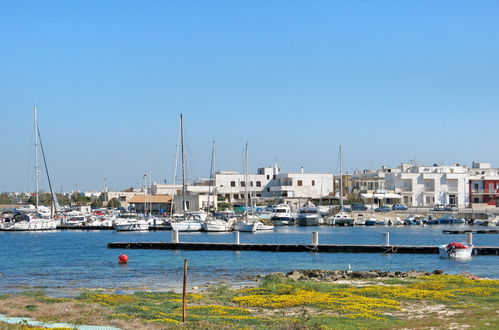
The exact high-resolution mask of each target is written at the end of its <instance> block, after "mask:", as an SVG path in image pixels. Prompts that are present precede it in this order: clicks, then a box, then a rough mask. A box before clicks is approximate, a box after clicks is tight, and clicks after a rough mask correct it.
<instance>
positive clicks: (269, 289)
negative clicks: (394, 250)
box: [0, 274, 499, 329]
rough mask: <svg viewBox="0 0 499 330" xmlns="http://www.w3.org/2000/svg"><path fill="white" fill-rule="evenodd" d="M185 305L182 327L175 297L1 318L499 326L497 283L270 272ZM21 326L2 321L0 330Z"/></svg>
mask: <svg viewBox="0 0 499 330" xmlns="http://www.w3.org/2000/svg"><path fill="white" fill-rule="evenodd" d="M187 305H188V307H187V322H186V323H182V296H181V294H178V293H174V292H135V293H132V294H109V293H103V292H100V291H89V292H85V293H82V294H81V295H79V296H77V297H74V298H53V297H48V296H47V295H46V294H45V293H44V292H42V291H27V292H24V293H22V294H20V295H3V296H0V314H4V315H9V316H19V317H29V318H33V319H36V320H39V321H43V322H64V323H69V324H75V325H78V324H86V325H90V324H91V325H107V326H115V327H118V328H121V329H167V328H172V329H173V328H175V329H178V328H185V329H208V328H218V329H233V328H239V329H329V328H335V329H336V328H337V329H363V328H366V329H367V328H370V329H371V328H379V329H381V328H383V329H421V328H430V327H432V328H435V329H439V328H442V329H443V328H449V327H454V328H464V327H471V328H484V329H485V328H490V327H491V326H492V325H493V324H496V325H497V324H498V323H499V309H498V307H499V280H488V279H473V278H468V277H464V276H458V275H430V276H422V277H419V278H407V279H386V278H385V279H369V280H366V279H363V280H350V281H342V282H319V281H313V280H306V281H294V280H291V279H288V278H286V277H284V276H280V275H278V274H272V275H269V276H267V277H266V278H265V279H264V280H263V281H262V282H260V283H259V285H258V286H256V287H247V288H241V289H234V288H230V287H228V286H223V285H218V286H212V287H209V288H208V289H207V290H206V291H204V292H201V293H191V294H188V296H187ZM24 328H28V327H27V326H26V325H22V324H20V325H8V324H6V323H0V329H24Z"/></svg>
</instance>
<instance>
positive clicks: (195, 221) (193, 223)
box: [171, 114, 206, 231]
mask: <svg viewBox="0 0 499 330" xmlns="http://www.w3.org/2000/svg"><path fill="white" fill-rule="evenodd" d="M180 150H181V157H182V211H183V212H182V218H183V219H182V220H181V221H178V222H172V223H171V226H172V230H177V231H201V230H202V229H203V223H204V221H205V220H206V213H205V212H203V213H202V214H203V215H202V216H201V213H199V212H196V214H191V215H189V216H188V215H187V203H186V200H185V195H186V192H187V182H186V177H185V176H186V173H185V172H186V169H185V167H186V156H185V148H184V118H183V116H182V114H180ZM198 214H200V216H197V215H198Z"/></svg>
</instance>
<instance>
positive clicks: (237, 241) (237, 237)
mask: <svg viewBox="0 0 499 330" xmlns="http://www.w3.org/2000/svg"><path fill="white" fill-rule="evenodd" d="M234 233H235V234H236V244H237V245H239V244H240V243H239V232H238V231H235V232H234Z"/></svg>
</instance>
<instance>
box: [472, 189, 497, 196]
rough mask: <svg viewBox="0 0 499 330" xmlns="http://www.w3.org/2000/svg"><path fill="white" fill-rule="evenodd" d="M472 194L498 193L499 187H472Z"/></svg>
mask: <svg viewBox="0 0 499 330" xmlns="http://www.w3.org/2000/svg"><path fill="white" fill-rule="evenodd" d="M471 193H472V194H473V195H499V189H490V190H489V189H472V190H471Z"/></svg>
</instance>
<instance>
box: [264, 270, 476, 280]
mask: <svg viewBox="0 0 499 330" xmlns="http://www.w3.org/2000/svg"><path fill="white" fill-rule="evenodd" d="M441 274H444V271H443V270H441V269H436V270H434V271H432V272H422V271H415V270H408V271H381V270H367V271H362V270H324V269H304V270H294V271H291V272H288V273H279V272H278V273H270V274H268V275H267V276H279V277H282V278H287V279H290V280H294V281H298V280H316V281H321V282H334V281H339V280H353V279H375V278H416V277H420V276H428V275H441ZM460 275H464V276H467V277H470V276H472V275H471V274H460ZM267 276H264V275H260V276H258V278H265V277H267Z"/></svg>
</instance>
